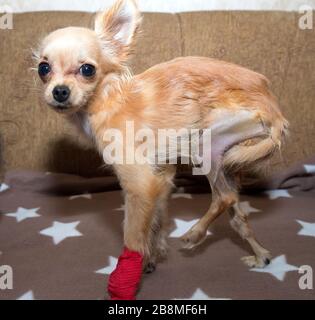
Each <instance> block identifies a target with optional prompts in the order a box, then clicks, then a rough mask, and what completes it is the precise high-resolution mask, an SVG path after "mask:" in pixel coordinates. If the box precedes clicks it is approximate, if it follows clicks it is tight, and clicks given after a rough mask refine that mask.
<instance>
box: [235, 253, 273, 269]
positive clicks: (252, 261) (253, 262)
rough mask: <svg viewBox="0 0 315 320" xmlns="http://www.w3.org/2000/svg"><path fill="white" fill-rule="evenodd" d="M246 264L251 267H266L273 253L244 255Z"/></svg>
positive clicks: (243, 259)
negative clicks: (258, 255) (257, 255)
mask: <svg viewBox="0 0 315 320" xmlns="http://www.w3.org/2000/svg"><path fill="white" fill-rule="evenodd" d="M241 260H242V261H243V262H244V263H245V265H247V266H248V267H250V268H264V267H265V266H267V265H268V264H270V262H271V254H270V253H266V254H265V255H264V256H261V257H256V256H248V257H243V258H242V259H241Z"/></svg>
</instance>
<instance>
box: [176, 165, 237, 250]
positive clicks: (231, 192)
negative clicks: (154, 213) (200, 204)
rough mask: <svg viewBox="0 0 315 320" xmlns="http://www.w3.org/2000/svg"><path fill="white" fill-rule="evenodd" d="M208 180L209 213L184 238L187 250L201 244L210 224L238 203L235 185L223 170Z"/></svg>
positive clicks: (209, 176)
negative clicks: (209, 195) (209, 192)
mask: <svg viewBox="0 0 315 320" xmlns="http://www.w3.org/2000/svg"><path fill="white" fill-rule="evenodd" d="M207 178H208V180H209V183H210V186H211V189H212V202H211V205H210V208H209V210H208V211H207V213H206V214H205V215H204V216H203V217H202V218H201V219H200V220H199V221H198V222H197V223H196V224H195V225H194V226H193V227H192V228H191V229H190V230H189V231H188V232H187V233H185V234H184V235H183V236H182V238H181V239H182V241H183V242H184V248H185V249H192V248H194V247H195V246H197V245H199V244H201V243H202V242H203V241H204V240H205V238H206V235H207V230H208V228H209V226H210V224H211V223H212V222H213V221H214V220H215V219H216V218H217V217H218V216H219V215H220V214H222V213H223V212H225V211H226V210H228V209H229V208H230V207H231V206H232V205H233V204H235V203H236V202H237V201H238V194H237V191H236V189H235V187H234V184H233V182H232V181H230V180H229V178H228V177H227V176H226V175H225V173H224V171H223V169H219V170H217V171H216V174H215V177H214V175H213V174H211V173H210V174H209V175H207Z"/></svg>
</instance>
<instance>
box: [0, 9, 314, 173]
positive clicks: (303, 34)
mask: <svg viewBox="0 0 315 320" xmlns="http://www.w3.org/2000/svg"><path fill="white" fill-rule="evenodd" d="M298 18H299V15H298V14H296V13H278V12H268V13H264V12H249V13H244V12H202V13H185V14H177V15H171V14H145V18H144V24H143V28H142V29H143V32H142V34H141V36H140V37H139V39H138V43H137V47H136V52H135V56H134V57H133V59H132V61H131V64H132V66H133V70H134V71H135V72H136V73H138V72H141V71H143V70H145V69H146V68H148V67H150V66H152V65H154V64H156V63H159V62H162V61H166V60H169V59H172V58H174V57H177V56H184V55H200V56H209V57H215V58H220V59H224V60H228V61H232V62H235V63H239V64H242V65H244V66H246V67H249V68H252V69H254V70H256V71H259V72H262V73H264V74H265V75H266V76H268V77H269V78H270V79H271V81H272V83H273V88H274V91H275V93H276V95H277V96H278V97H279V99H280V103H281V105H282V108H283V111H284V113H285V115H286V116H287V118H288V119H289V120H290V122H291V138H290V140H289V141H288V144H287V146H286V148H285V151H284V160H285V163H286V164H288V163H292V162H294V161H295V160H297V159H302V158H304V157H305V156H307V155H310V154H313V153H315V141H314V137H315V127H314V123H315V121H314V120H315V115H314V113H313V103H314V101H315V90H314V88H315V73H314V69H315V59H314V52H315V37H314V32H315V31H314V30H313V31H309V30H307V31H302V30H299V29H298ZM92 21H93V17H92V15H91V14H88V13H60V12H59V13H56V12H50V13H28V14H18V15H15V16H14V29H13V30H0V78H1V82H0V95H1V96H0V156H1V158H2V162H1V161H0V166H1V170H2V171H3V170H10V169H14V168H26V169H36V170H45V171H59V172H68V173H77V174H82V175H94V174H99V173H101V172H102V171H101V170H98V169H99V168H100V166H101V165H102V162H101V160H100V158H99V157H98V155H97V154H96V153H95V152H94V151H93V150H92V149H91V148H89V147H86V146H85V144H84V142H83V139H82V138H80V137H79V136H78V134H77V133H76V131H75V130H74V129H73V128H72V127H71V126H70V125H69V124H68V123H67V122H66V121H65V119H62V118H61V117H60V116H58V115H57V114H55V113H54V112H53V111H51V110H49V109H48V108H47V107H46V106H45V105H43V104H41V103H40V101H39V99H38V92H37V90H36V84H35V83H34V79H37V78H36V74H35V73H34V71H30V70H29V68H30V67H31V66H32V60H31V48H32V47H33V48H35V47H36V46H37V44H38V42H39V40H40V39H41V38H42V37H43V36H45V35H46V34H47V33H48V32H50V31H52V30H55V29H57V28H60V27H65V26H69V25H75V26H91V25H92ZM83 146H84V147H83Z"/></svg>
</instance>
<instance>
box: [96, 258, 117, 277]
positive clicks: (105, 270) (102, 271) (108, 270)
mask: <svg viewBox="0 0 315 320" xmlns="http://www.w3.org/2000/svg"><path fill="white" fill-rule="evenodd" d="M117 262H118V259H117V258H115V257H112V256H110V257H109V264H108V265H107V266H106V267H105V268H102V269H99V270H97V271H95V273H100V274H111V273H112V272H113V271H114V270H115V268H116V265H117Z"/></svg>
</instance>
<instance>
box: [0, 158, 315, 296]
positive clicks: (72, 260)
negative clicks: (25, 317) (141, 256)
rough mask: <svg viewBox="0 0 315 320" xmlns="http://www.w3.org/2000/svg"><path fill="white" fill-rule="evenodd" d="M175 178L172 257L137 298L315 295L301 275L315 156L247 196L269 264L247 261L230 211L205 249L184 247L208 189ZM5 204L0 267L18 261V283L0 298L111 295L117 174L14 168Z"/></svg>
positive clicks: (0, 196) (314, 220)
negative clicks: (254, 264)
mask: <svg viewBox="0 0 315 320" xmlns="http://www.w3.org/2000/svg"><path fill="white" fill-rule="evenodd" d="M198 181H199V182H200V183H199V182H198ZM177 184H178V188H177V190H175V191H176V193H174V194H173V195H172V199H171V200H170V210H169V211H170V225H169V232H170V237H169V244H170V252H169V257H168V259H167V260H166V261H165V262H163V263H161V264H159V265H158V267H157V269H156V271H155V272H154V273H152V274H148V275H144V277H143V281H142V285H141V288H140V291H139V294H138V298H139V299H183V298H185V299H214V298H224V299H315V290H314V289H313V290H312V289H305V290H302V289H301V288H300V287H299V279H300V277H301V276H302V274H299V273H298V268H299V267H300V266H302V265H309V266H311V267H313V268H314V267H315V251H314V247H315V209H314V208H315V190H314V189H315V158H314V159H310V160H308V161H306V162H305V163H303V164H299V165H297V166H295V167H292V168H290V169H288V170H287V171H286V172H282V173H281V174H277V175H275V176H273V177H272V178H270V179H268V180H266V181H264V182H261V183H260V184H259V185H256V186H255V188H253V187H252V188H251V191H253V190H257V189H260V190H261V189H263V188H268V189H273V190H269V191H266V190H265V191H261V192H260V193H251V194H250V195H249V194H244V195H242V206H243V208H244V209H245V210H246V211H247V212H248V213H249V215H250V220H251V224H252V226H253V229H254V230H255V233H256V235H257V238H258V239H259V240H260V241H261V242H262V244H264V245H265V247H267V248H268V249H269V250H270V251H271V252H272V254H273V256H274V259H273V260H272V263H271V265H269V266H268V267H266V268H265V269H262V270H255V269H254V270H249V269H248V268H247V267H246V266H245V265H243V264H242V262H241V261H240V258H241V257H243V256H246V255H249V254H251V251H250V249H249V247H248V245H247V244H246V243H245V242H243V241H242V240H241V239H240V238H239V236H238V235H237V234H236V233H234V231H232V230H231V228H230V226H229V223H228V215H222V216H221V217H220V218H219V219H218V220H217V221H216V222H215V223H214V224H213V226H212V227H211V228H210V231H211V233H210V234H209V236H208V239H207V240H206V241H205V243H204V244H203V245H201V247H200V248H198V249H196V250H194V251H191V252H186V251H183V250H181V243H180V240H179V238H178V237H179V236H180V235H181V234H183V233H184V232H185V231H186V230H187V229H188V228H189V227H190V226H191V225H192V224H193V223H194V221H195V219H198V218H200V217H201V216H202V214H203V213H204V212H205V211H206V210H207V208H208V206H209V202H210V195H208V194H206V193H203V194H201V193H200V191H205V190H207V189H208V187H207V186H206V184H205V183H204V182H202V180H198V179H197V180H196V179H189V178H187V177H180V178H179V179H177ZM279 188H281V189H280V190H278V189H279ZM276 189H277V190H276ZM306 191H307V192H306ZM196 192H198V193H196ZM0 212H1V215H0V251H1V252H0V266H2V265H9V266H11V267H12V269H13V289H12V290H10V289H7V290H0V299H17V298H23V299H103V298H107V293H106V285H107V280H108V274H109V273H110V272H111V270H112V269H113V267H114V266H115V263H116V258H117V257H118V256H119V254H120V252H121V249H122V228H121V224H122V221H123V199H122V196H121V191H119V185H118V183H117V181H116V179H115V178H113V177H105V178H93V179H85V178H81V177H77V176H71V175H62V174H53V173H38V172H30V171H14V172H9V173H7V175H6V177H5V181H4V183H3V184H1V186H0ZM0 281H1V274H0ZM312 284H313V286H314V285H315V283H312Z"/></svg>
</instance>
